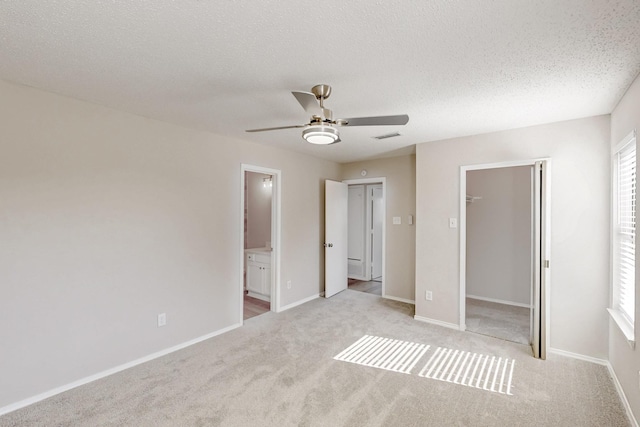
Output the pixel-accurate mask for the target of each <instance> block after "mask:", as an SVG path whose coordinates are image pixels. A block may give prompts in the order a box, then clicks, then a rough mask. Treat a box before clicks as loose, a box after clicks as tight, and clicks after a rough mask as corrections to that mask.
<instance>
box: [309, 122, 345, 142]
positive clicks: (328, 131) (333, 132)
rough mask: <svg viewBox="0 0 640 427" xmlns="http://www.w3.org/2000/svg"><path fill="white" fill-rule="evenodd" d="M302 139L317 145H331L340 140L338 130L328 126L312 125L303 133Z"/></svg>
mask: <svg viewBox="0 0 640 427" xmlns="http://www.w3.org/2000/svg"><path fill="white" fill-rule="evenodd" d="M302 137H303V138H304V140H305V141H307V142H308V143H310V144H316V145H329V144H333V143H336V142H338V141H339V140H340V134H339V133H338V130H337V129H336V128H334V127H333V126H327V125H311V126H309V127H308V128H306V129H305V130H303V131H302Z"/></svg>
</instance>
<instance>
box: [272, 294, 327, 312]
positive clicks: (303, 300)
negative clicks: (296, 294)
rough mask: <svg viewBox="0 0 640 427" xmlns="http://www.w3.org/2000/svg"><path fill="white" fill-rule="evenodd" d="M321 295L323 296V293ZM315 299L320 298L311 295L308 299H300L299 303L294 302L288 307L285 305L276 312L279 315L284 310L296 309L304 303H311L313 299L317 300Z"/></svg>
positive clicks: (317, 295) (318, 295)
mask: <svg viewBox="0 0 640 427" xmlns="http://www.w3.org/2000/svg"><path fill="white" fill-rule="evenodd" d="M323 294H324V292H323ZM317 298H320V294H316V295H311V296H310V297H308V298H305V299H301V300H300V301H296V302H294V303H291V304H289V305H285V306H284V307H280V310H279V311H278V313H280V312H282V311H285V310H289V309H291V308H293V307H297V306H299V305H302V304H304V303H307V302H309V301H313V300H314V299H317Z"/></svg>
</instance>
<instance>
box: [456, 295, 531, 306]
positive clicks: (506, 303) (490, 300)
mask: <svg viewBox="0 0 640 427" xmlns="http://www.w3.org/2000/svg"><path fill="white" fill-rule="evenodd" d="M467 298H471V299H477V300H480V301H488V302H495V303H498V304H505V305H513V306H515V307H525V308H531V305H530V304H523V303H521V302H513V301H505V300H501V299H495V298H486V297H480V296H478V295H469V294H467Z"/></svg>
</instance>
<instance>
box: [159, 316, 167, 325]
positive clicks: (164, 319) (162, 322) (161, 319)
mask: <svg viewBox="0 0 640 427" xmlns="http://www.w3.org/2000/svg"><path fill="white" fill-rule="evenodd" d="M166 324H167V313H160V314H158V327H160V326H164V325H166Z"/></svg>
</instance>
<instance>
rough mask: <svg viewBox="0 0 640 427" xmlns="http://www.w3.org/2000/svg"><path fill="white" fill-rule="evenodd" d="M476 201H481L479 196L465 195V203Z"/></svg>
mask: <svg viewBox="0 0 640 427" xmlns="http://www.w3.org/2000/svg"><path fill="white" fill-rule="evenodd" d="M478 200H482V197H480V196H471V195H469V194H467V203H473V202H476V201H478Z"/></svg>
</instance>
